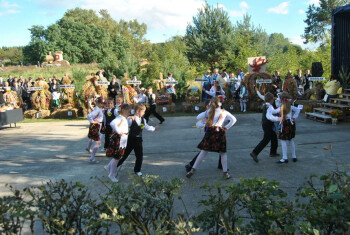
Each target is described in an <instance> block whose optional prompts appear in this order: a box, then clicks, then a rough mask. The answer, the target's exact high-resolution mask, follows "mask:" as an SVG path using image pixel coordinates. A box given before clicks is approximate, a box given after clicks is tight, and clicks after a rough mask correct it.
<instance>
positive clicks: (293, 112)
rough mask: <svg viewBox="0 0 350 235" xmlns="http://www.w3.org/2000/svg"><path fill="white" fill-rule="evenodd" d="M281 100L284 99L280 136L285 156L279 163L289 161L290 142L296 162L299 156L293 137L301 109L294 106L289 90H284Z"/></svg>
mask: <svg viewBox="0 0 350 235" xmlns="http://www.w3.org/2000/svg"><path fill="white" fill-rule="evenodd" d="M281 101H282V107H281V117H282V120H281V122H280V124H281V129H280V131H279V136H278V138H279V139H280V140H281V145H282V154H283V158H282V159H281V160H279V161H278V162H277V163H288V156H287V143H289V144H290V149H291V152H292V158H293V162H296V161H297V156H296V155H295V144H294V140H293V139H294V137H295V130H296V125H295V119H297V118H298V116H299V113H300V109H298V108H297V107H294V106H292V102H293V100H292V98H291V97H290V96H289V94H288V93H287V92H283V93H282V94H281Z"/></svg>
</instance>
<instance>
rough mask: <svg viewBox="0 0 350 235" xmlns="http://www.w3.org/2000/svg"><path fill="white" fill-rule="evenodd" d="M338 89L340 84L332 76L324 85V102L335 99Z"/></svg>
mask: <svg viewBox="0 0 350 235" xmlns="http://www.w3.org/2000/svg"><path fill="white" fill-rule="evenodd" d="M339 87H340V82H339V81H338V80H337V79H336V78H335V77H334V76H333V75H332V76H331V78H330V79H329V81H328V82H327V83H326V84H325V85H324V89H325V91H326V98H325V99H326V102H328V101H329V98H337V96H338V95H337V91H338V89H339Z"/></svg>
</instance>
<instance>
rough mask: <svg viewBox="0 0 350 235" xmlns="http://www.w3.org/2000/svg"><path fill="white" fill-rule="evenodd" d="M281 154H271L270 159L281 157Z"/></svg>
mask: <svg viewBox="0 0 350 235" xmlns="http://www.w3.org/2000/svg"><path fill="white" fill-rule="evenodd" d="M280 156H281V154H279V153H270V157H280Z"/></svg>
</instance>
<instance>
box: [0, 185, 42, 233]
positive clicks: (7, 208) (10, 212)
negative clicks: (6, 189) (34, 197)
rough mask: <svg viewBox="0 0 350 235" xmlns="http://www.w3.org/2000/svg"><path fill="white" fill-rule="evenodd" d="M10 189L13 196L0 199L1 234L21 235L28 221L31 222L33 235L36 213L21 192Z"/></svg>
mask: <svg viewBox="0 0 350 235" xmlns="http://www.w3.org/2000/svg"><path fill="white" fill-rule="evenodd" d="M10 189H11V191H12V193H13V196H5V197H1V198H0V234H6V235H7V234H21V233H22V229H23V225H24V223H25V222H26V221H29V222H30V231H31V233H32V234H33V233H34V217H35V212H34V211H33V210H31V208H30V203H28V202H26V201H25V200H24V198H23V195H22V193H21V192H20V191H18V190H14V189H13V188H12V187H11V186H10Z"/></svg>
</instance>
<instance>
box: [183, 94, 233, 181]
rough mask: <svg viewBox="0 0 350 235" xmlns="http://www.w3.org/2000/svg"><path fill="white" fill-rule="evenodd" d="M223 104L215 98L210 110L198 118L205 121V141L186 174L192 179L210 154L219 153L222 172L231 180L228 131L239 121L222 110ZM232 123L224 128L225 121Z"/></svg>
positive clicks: (200, 144) (202, 142)
mask: <svg viewBox="0 0 350 235" xmlns="http://www.w3.org/2000/svg"><path fill="white" fill-rule="evenodd" d="M221 106H222V103H221V100H220V98H219V97H215V98H214V99H213V100H212V102H211V104H210V110H207V111H205V112H203V113H201V114H199V115H198V116H197V120H200V119H205V120H206V122H205V123H206V125H205V131H206V132H205V135H204V137H203V140H202V141H201V142H200V143H199V145H198V148H199V149H201V152H200V153H199V155H198V157H197V160H196V162H195V163H194V165H193V167H192V169H191V170H190V171H189V172H188V173H187V174H186V177H187V178H190V177H191V176H192V175H193V174H194V172H195V170H196V169H197V168H198V167H199V164H200V163H201V162H202V160H203V159H204V157H205V156H206V155H207V154H208V152H218V153H220V156H221V163H222V170H223V173H224V178H226V179H229V178H231V176H230V175H229V174H228V172H227V154H226V134H225V132H226V130H227V129H230V128H231V127H232V126H233V125H234V124H235V123H236V121H237V119H236V118H235V117H234V116H233V115H232V114H231V113H229V112H227V111H226V110H224V109H221ZM226 118H227V119H228V120H229V121H230V122H229V123H228V124H227V125H226V126H223V123H224V121H225V119H226Z"/></svg>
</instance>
